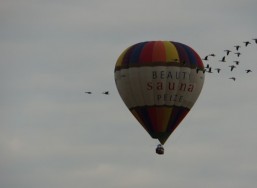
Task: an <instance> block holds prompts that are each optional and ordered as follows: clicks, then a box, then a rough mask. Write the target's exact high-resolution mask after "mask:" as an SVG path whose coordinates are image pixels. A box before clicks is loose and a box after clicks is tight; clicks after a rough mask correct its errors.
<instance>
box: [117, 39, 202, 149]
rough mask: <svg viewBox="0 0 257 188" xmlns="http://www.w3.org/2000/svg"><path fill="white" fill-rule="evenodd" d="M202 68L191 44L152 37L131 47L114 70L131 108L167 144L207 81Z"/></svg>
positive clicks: (122, 96) (148, 129) (125, 101)
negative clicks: (152, 39)
mask: <svg viewBox="0 0 257 188" xmlns="http://www.w3.org/2000/svg"><path fill="white" fill-rule="evenodd" d="M201 70H204V65H203V63H202V60H201V58H200V57H199V55H198V54H197V53H196V52H195V51H194V50H193V49H192V48H190V47H189V46H187V45H185V44H181V43H178V42H171V41H149V42H141V43H138V44H135V45H133V46H131V47H129V48H127V49H126V50H125V51H124V52H123V53H122V54H121V55H120V56H119V58H118V60H117V62H116V66H115V71H114V72H115V82H116V86H117V89H118V91H119V93H120V96H121V98H122V99H123V101H124V103H125V104H126V106H127V107H128V109H129V110H130V112H131V113H132V114H133V115H134V117H135V118H136V119H137V120H138V121H139V122H140V124H141V125H142V126H143V127H144V128H145V130H146V131H147V132H148V133H149V134H150V135H151V137H152V138H156V139H158V140H159V141H160V142H161V143H162V144H164V143H165V142H166V140H167V139H168V137H169V136H170V134H171V133H172V132H173V131H174V130H175V129H176V128H177V126H178V125H179V124H180V122H181V121H182V120H183V119H184V117H185V116H186V115H187V113H188V112H189V111H190V109H191V108H192V106H193V105H194V103H195V101H196V100H197V98H198V96H199V94H200V92H201V89H202V86H203V83H204V71H201Z"/></svg>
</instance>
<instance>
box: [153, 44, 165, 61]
mask: <svg viewBox="0 0 257 188" xmlns="http://www.w3.org/2000/svg"><path fill="white" fill-rule="evenodd" d="M152 61H153V62H166V53H165V46H164V44H163V42H162V41H156V42H155V43H154V47H153V56H152Z"/></svg>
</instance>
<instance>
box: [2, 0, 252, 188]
mask: <svg viewBox="0 0 257 188" xmlns="http://www.w3.org/2000/svg"><path fill="white" fill-rule="evenodd" d="M256 7H257V1H255V0H217V1H212V0H195V1H191V0H185V1H183V0H173V1H170V0H158V1H153V0H138V1H135V0H130V1H121V0H109V1H105V0H92V1H91V0H84V1H81V0H73V1H68V0H64V1H61V0H51V1H50V0H49V1H47V0H2V1H1V2H0V26H1V27H0V87H1V93H0V112H1V113H0V119H1V123H0V153H1V156H0V186H1V187H3V188H18V187H19V188H35V187H37V188H46V187H47V188H56V187H62V188H70V187H95V188H100V187H105V188H116V187H117V188H118V187H123V188H129V187H142V188H144V187H147V188H153V187H157V186H158V187H171V186H172V187H177V188H184V187H197V188H199V187H206V186H208V187H209V188H216V187H227V188H230V187H233V188H241V187H253V186H254V185H256V183H257V180H256V176H257V164H256V157H257V150H256V144H257V139H256V132H257V128H256V124H255V123H256V115H257V114H256V106H257V100H256V94H257V87H256V82H257V65H256V63H257V61H256V58H257V54H256V50H257V44H255V43H254V41H253V40H252V38H256V37H257V33H256V31H257V25H256V18H257V12H256ZM146 40H173V41H178V42H182V43H185V44H187V45H189V46H191V47H192V48H194V49H195V50H196V51H197V52H198V53H199V55H200V56H201V57H204V56H205V55H207V54H209V53H215V54H216V57H214V58H212V59H211V60H210V61H208V62H205V63H209V64H210V65H211V66H213V67H221V68H222V69H223V71H222V72H221V73H220V74H217V73H213V74H206V81H205V85H204V87H203V91H202V94H201V95H200V97H199V99H198V101H197V103H196V104H195V106H194V107H193V109H192V110H191V112H190V113H189V114H188V116H187V117H186V118H185V120H184V121H183V122H182V123H181V125H180V126H179V127H178V129H177V130H176V131H175V132H174V133H173V134H172V135H171V137H170V138H169V140H168V141H167V143H166V144H165V149H166V150H165V155H164V156H157V155H156V154H155V152H154V149H155V146H156V145H157V143H158V142H157V141H156V140H153V139H151V138H150V136H149V135H148V134H147V133H146V132H145V131H144V130H143V128H142V127H140V126H139V124H138V122H137V121H136V120H135V119H134V117H133V116H132V115H131V114H130V112H129V111H128V110H127V109H126V107H125V105H124V104H123V102H122V100H121V99H120V97H119V95H118V92H117V90H116V88H115V83H114V75H113V69H114V65H115V62H116V60H117V58H118V56H119V55H120V53H121V52H122V51H123V50H124V49H125V48H127V47H128V46H130V45H132V44H134V43H137V42H142V41H146ZM246 40H250V41H251V43H252V44H251V45H249V46H248V47H242V48H241V49H240V51H241V52H242V56H240V57H239V60H240V65H239V66H238V67H237V68H236V69H235V70H234V71H233V72H230V71H229V68H228V65H230V64H233V60H235V59H236V56H235V54H232V55H231V56H229V57H228V59H227V64H224V63H223V64H222V63H221V62H219V59H220V58H221V57H222V56H223V55H224V54H225V52H224V51H223V50H225V49H231V50H233V52H235V49H234V47H233V46H234V45H236V44H239V45H242V46H243V41H246ZM248 68H250V69H252V70H253V72H252V73H251V74H250V73H249V74H246V73H245V69H248ZM232 76H235V77H236V78H237V79H236V81H235V82H233V81H232V80H229V79H228V78H229V77H232ZM87 90H88V91H92V92H93V94H92V95H85V94H84V91H87ZM105 90H109V91H110V95H109V96H105V95H102V92H103V91H105Z"/></svg>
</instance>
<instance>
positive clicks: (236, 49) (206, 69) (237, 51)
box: [85, 38, 257, 95]
mask: <svg viewBox="0 0 257 188" xmlns="http://www.w3.org/2000/svg"><path fill="white" fill-rule="evenodd" d="M251 44H257V38H254V39H252V40H251V41H250V40H248V41H244V42H243V43H242V44H241V45H234V46H233V48H234V51H232V50H229V49H225V50H224V52H225V54H224V55H223V56H222V57H221V58H220V59H219V62H221V63H224V64H225V63H226V62H227V59H228V56H231V54H234V55H235V57H236V59H235V60H233V64H230V65H228V66H227V68H229V71H230V72H233V71H234V69H235V68H237V67H238V65H239V64H240V61H239V57H240V56H241V55H242V53H241V52H240V49H241V48H242V47H248V46H249V45H251ZM215 56H216V55H215V54H214V53H211V54H208V55H206V56H205V57H204V58H202V60H204V61H205V62H206V66H205V67H204V70H203V71H204V73H214V72H216V73H221V72H222V70H223V69H222V68H220V67H213V66H210V64H209V63H208V61H209V60H210V58H213V57H215ZM224 64H223V66H224ZM198 71H199V70H198ZM251 72H253V71H252V70H251V69H245V73H246V74H248V73H251ZM229 79H231V80H233V81H236V77H235V76H232V77H229ZM85 94H88V95H90V94H93V92H92V91H85ZM102 94H103V95H109V94H110V92H109V91H104V92H102Z"/></svg>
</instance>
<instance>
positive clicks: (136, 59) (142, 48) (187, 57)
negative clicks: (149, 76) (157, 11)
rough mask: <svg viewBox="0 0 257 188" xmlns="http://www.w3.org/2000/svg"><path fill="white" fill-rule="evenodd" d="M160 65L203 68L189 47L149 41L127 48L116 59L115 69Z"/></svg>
mask: <svg viewBox="0 0 257 188" xmlns="http://www.w3.org/2000/svg"><path fill="white" fill-rule="evenodd" d="M153 63H154V64H153ZM160 63H167V64H171V65H172V64H174V63H181V64H182V65H183V66H189V67H192V68H193V67H197V68H200V69H203V68H204V65H203V63H202V61H201V58H200V57H199V55H198V54H197V53H196V52H195V51H194V50H193V49H192V48H190V47H189V46H187V45H185V44H182V43H178V42H171V41H150V42H141V43H138V44H135V45H133V46H131V47H129V48H127V49H126V50H125V51H124V52H123V53H122V54H121V55H120V57H119V58H118V60H117V63H116V69H120V68H126V67H133V66H140V65H147V64H148V65H151V66H153V65H160Z"/></svg>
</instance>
